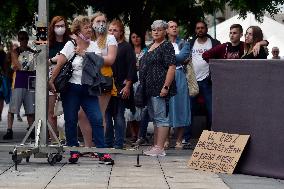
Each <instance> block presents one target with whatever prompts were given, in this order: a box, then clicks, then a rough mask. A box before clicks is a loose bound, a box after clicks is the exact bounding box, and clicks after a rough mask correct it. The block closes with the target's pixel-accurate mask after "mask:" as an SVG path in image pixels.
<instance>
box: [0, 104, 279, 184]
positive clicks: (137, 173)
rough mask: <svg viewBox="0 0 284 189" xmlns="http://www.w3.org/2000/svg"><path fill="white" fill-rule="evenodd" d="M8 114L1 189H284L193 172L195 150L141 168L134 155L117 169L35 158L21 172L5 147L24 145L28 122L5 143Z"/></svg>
mask: <svg viewBox="0 0 284 189" xmlns="http://www.w3.org/2000/svg"><path fill="white" fill-rule="evenodd" d="M6 113H7V107H5V108H4V111H3V116H2V118H3V121H2V122H0V157H1V158H0V189H6V188H7V189H14V188H28V189H38V188H40V189H57V188H64V189H67V188H68V189H70V188H76V189H81V188H82V189H83V188H96V189H97V188H98V189H106V188H107V189H112V188H114V189H115V188H117V189H122V188H126V189H130V188H150V189H152V188H153V189H284V181H283V180H279V179H273V178H264V177H256V176H249V175H240V174H233V175H228V174H214V173H209V172H203V171H197V170H192V169H189V168H188V167H187V161H188V160H189V158H190V155H191V153H192V151H191V150H170V151H168V152H167V156H165V157H147V156H140V164H141V165H142V166H141V167H135V166H134V165H135V164H136V156H134V155H122V154H114V155H112V158H113V159H114V160H115V164H114V165H113V166H111V165H104V164H100V163H99V161H98V159H96V158H90V157H83V158H80V159H79V163H77V164H69V163H68V154H64V158H63V160H62V161H61V162H59V163H56V164H55V165H54V166H50V165H49V164H48V163H47V160H46V158H33V157H31V159H30V162H29V163H26V162H25V161H23V162H22V163H21V164H20V165H19V166H18V171H15V167H14V165H13V162H12V159H11V155H10V154H8V151H9V150H8V149H7V148H6V147H4V146H5V145H8V144H9V145H13V144H19V142H20V141H21V140H22V138H23V136H24V134H25V129H26V125H27V123H26V119H25V117H24V122H17V121H15V125H14V134H15V139H14V140H12V141H9V142H7V141H3V140H2V136H3V134H4V133H5V131H6V125H7V121H6V120H5V116H4V115H6ZM22 113H23V112H22ZM10 149H12V147H10Z"/></svg>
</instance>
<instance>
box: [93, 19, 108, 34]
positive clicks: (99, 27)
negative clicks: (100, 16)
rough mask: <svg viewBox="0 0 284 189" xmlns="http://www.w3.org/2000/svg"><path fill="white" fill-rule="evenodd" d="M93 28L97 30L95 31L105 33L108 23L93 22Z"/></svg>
mask: <svg viewBox="0 0 284 189" xmlns="http://www.w3.org/2000/svg"><path fill="white" fill-rule="evenodd" d="M93 29H94V30H95V32H97V33H100V34H102V33H105V31H106V24H105V23H103V22H100V23H97V24H93Z"/></svg>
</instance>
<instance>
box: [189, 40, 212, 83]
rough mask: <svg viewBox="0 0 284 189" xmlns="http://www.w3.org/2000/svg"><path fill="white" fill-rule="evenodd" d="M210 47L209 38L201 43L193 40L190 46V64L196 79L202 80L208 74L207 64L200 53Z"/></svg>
mask: <svg viewBox="0 0 284 189" xmlns="http://www.w3.org/2000/svg"><path fill="white" fill-rule="evenodd" d="M211 48H212V42H211V40H210V39H209V38H207V41H206V42H205V43H203V44H201V43H199V42H198V41H197V40H195V42H194V45H193V48H192V64H193V69H194V72H195V75H196V80H197V81H202V80H203V79H205V78H206V77H208V76H209V64H208V63H207V62H206V61H205V60H204V59H203V58H202V54H203V53H204V52H205V51H207V50H209V49H211Z"/></svg>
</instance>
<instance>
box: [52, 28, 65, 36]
mask: <svg viewBox="0 0 284 189" xmlns="http://www.w3.org/2000/svg"><path fill="white" fill-rule="evenodd" d="M65 30H66V29H65V28H64V27H59V28H54V32H55V33H56V35H59V36H61V35H64V33H65Z"/></svg>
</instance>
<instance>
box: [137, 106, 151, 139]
mask: <svg viewBox="0 0 284 189" xmlns="http://www.w3.org/2000/svg"><path fill="white" fill-rule="evenodd" d="M149 120H150V117H149V114H148V108H147V107H146V108H145V109H143V111H142V117H141V121H140V123H139V138H146V135H147V128H148V123H149Z"/></svg>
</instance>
